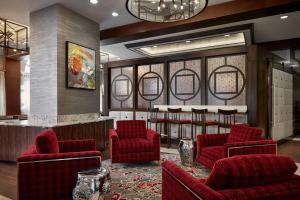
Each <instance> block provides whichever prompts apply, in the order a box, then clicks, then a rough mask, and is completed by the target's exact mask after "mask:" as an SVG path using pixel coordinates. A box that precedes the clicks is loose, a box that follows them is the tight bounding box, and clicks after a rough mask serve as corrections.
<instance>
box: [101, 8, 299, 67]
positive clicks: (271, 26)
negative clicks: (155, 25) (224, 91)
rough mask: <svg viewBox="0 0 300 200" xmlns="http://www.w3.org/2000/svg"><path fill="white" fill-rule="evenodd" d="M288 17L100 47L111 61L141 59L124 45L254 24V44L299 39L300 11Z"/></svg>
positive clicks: (268, 18)
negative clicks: (109, 54)
mask: <svg viewBox="0 0 300 200" xmlns="http://www.w3.org/2000/svg"><path fill="white" fill-rule="evenodd" d="M286 15H288V16H289V17H288V19H285V20H281V19H280V16H282V15H274V16H270V17H264V18H258V19H253V20H247V21H241V22H236V23H231V24H225V25H221V26H215V27H209V28H202V29H198V30H197V29H195V30H192V31H185V32H180V33H176V34H169V35H163V36H158V37H152V38H147V39H142V40H135V41H130V42H124V43H118V44H112V45H106V46H101V51H104V52H107V53H111V54H113V55H112V56H111V58H112V59H111V60H112V61H115V60H117V59H118V57H119V59H120V60H125V59H136V58H142V57H144V56H142V55H140V54H138V53H136V52H133V51H131V50H129V49H127V48H126V47H125V45H126V44H130V43H137V42H144V41H147V40H155V39H161V38H167V37H171V36H179V35H186V34H189V33H196V32H203V31H207V30H213V29H221V28H225V27H231V26H236V25H241V24H249V23H253V24H254V42H255V43H262V42H270V41H277V40H286V39H293V38H300V26H299V24H300V11H297V12H292V13H286Z"/></svg>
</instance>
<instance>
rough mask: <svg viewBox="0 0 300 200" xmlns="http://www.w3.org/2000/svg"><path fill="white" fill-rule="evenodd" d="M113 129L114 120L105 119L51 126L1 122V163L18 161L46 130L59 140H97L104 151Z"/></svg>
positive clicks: (97, 146)
mask: <svg viewBox="0 0 300 200" xmlns="http://www.w3.org/2000/svg"><path fill="white" fill-rule="evenodd" d="M112 127H113V119H112V118H104V117H101V118H99V119H95V120H89V121H83V122H64V123H57V124H55V125H51V126H40V125H36V124H31V123H29V122H28V121H27V120H25V121H19V120H9V121H0V161H16V159H17V157H18V156H19V155H20V154H21V153H22V152H23V151H24V150H26V149H27V148H28V147H29V146H30V145H31V144H33V143H34V139H35V137H36V136H37V135H38V133H39V132H41V131H42V130H44V129H53V130H54V131H55V132H56V135H57V138H58V140H73V139H95V140H96V148H97V149H98V150H104V149H105V148H106V147H107V146H108V129H110V128H112Z"/></svg>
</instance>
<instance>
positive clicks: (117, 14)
mask: <svg viewBox="0 0 300 200" xmlns="http://www.w3.org/2000/svg"><path fill="white" fill-rule="evenodd" d="M111 15H112V16H114V17H118V16H119V13H117V12H113V13H111Z"/></svg>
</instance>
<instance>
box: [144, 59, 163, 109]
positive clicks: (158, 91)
mask: <svg viewBox="0 0 300 200" xmlns="http://www.w3.org/2000/svg"><path fill="white" fill-rule="evenodd" d="M164 84H165V83H164V64H153V65H141V66H138V107H139V108H151V107H153V105H157V104H163V103H164Z"/></svg>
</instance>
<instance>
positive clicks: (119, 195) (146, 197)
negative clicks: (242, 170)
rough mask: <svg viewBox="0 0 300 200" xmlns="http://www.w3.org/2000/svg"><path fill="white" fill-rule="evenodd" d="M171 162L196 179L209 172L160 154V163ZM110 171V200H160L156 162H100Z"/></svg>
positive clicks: (170, 155) (159, 175)
mask: <svg viewBox="0 0 300 200" xmlns="http://www.w3.org/2000/svg"><path fill="white" fill-rule="evenodd" d="M165 160H172V161H174V162H175V163H176V164H177V165H178V166H180V167H181V168H183V169H184V170H185V171H187V172H189V173H191V174H192V175H193V176H195V177H198V178H205V177H207V176H208V174H209V172H210V170H208V169H207V168H204V167H203V166H201V165H196V166H193V167H186V166H183V165H181V164H180V158H179V155H176V154H166V153H162V154H161V161H162V162H163V161H165ZM102 165H103V166H104V167H108V168H109V169H110V171H111V178H112V192H113V197H112V200H155V199H161V182H162V180H161V172H162V171H161V166H160V165H159V164H158V162H149V163H144V164H114V165H113V169H111V167H110V160H105V161H103V162H102Z"/></svg>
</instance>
